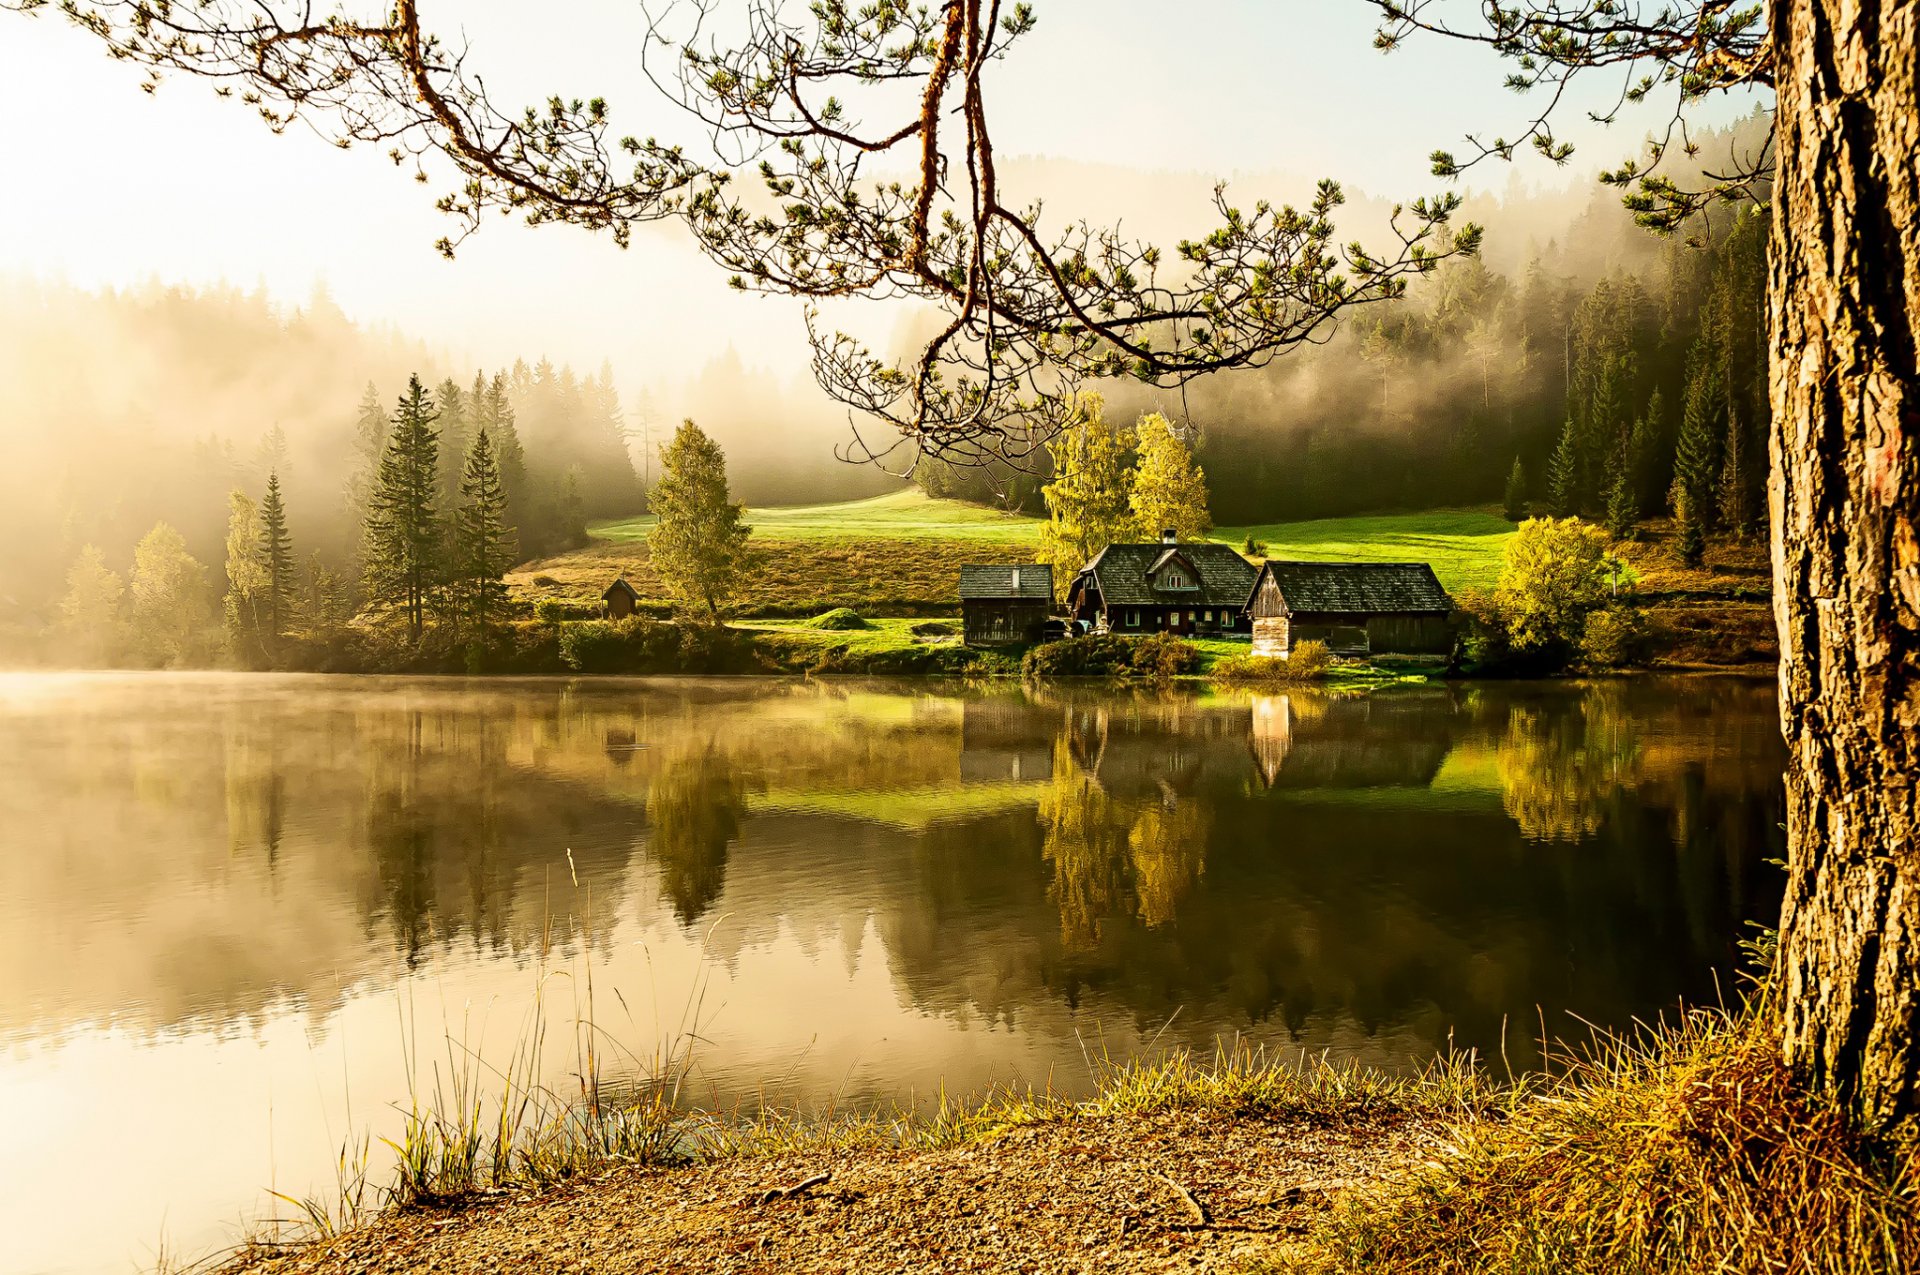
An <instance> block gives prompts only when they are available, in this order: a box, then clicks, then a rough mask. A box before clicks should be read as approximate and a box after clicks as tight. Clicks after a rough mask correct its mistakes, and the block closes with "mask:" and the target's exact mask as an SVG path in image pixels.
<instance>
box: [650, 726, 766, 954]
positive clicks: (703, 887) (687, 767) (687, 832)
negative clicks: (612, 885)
mask: <svg viewBox="0 0 1920 1275" xmlns="http://www.w3.org/2000/svg"><path fill="white" fill-rule="evenodd" d="M746 798H747V789H746V784H745V782H744V780H743V779H742V778H741V776H740V773H739V769H738V767H737V766H736V765H735V764H734V763H733V762H732V761H730V760H729V759H728V758H727V757H726V756H725V755H723V754H721V753H720V752H719V751H718V750H717V749H716V748H715V747H714V745H713V743H712V742H711V741H709V742H708V743H707V744H705V745H704V746H702V747H699V748H695V749H690V750H688V751H686V752H683V753H680V754H679V755H677V756H676V757H674V758H673V759H672V760H671V761H669V762H667V763H666V764H665V765H664V766H662V767H661V769H660V772H659V773H658V774H657V775H655V776H654V777H653V781H652V783H651V784H649V786H648V788H647V824H648V828H649V835H648V838H647V850H648V852H649V853H650V854H651V855H652V856H653V861H654V863H655V864H657V865H658V867H659V869H660V895H661V897H662V898H663V899H665V900H666V901H667V903H668V904H669V905H670V906H671V907H672V908H673V914H674V915H675V916H676V917H678V918H679V919H680V923H681V924H682V925H692V924H693V923H694V922H696V921H698V920H699V919H700V918H701V917H702V916H705V915H706V913H707V910H708V909H709V908H711V907H712V906H713V902H714V900H715V899H717V898H719V897H720V891H721V890H722V889H724V888H725V887H726V883H727V847H728V846H729V845H731V844H733V841H734V839H735V838H736V837H738V836H739V835H740V823H741V820H742V819H743V818H745V816H746V810H747V801H746Z"/></svg>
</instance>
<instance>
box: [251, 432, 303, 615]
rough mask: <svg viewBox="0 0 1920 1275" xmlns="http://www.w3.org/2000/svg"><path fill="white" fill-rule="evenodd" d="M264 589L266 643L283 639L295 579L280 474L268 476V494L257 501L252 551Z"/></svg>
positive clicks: (295, 584)
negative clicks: (257, 531)
mask: <svg viewBox="0 0 1920 1275" xmlns="http://www.w3.org/2000/svg"><path fill="white" fill-rule="evenodd" d="M254 556H255V561H256V562H257V563H258V564H259V568H260V574H261V576H262V578H263V580H262V582H263V585H264V589H263V592H262V595H261V599H260V601H261V619H262V620H263V621H264V625H263V631H264V633H265V635H266V638H267V640H268V641H269V642H273V643H278V642H279V640H280V639H281V638H283V637H285V636H286V634H287V628H288V626H289V624H290V623H291V622H292V620H293V605H294V595H295V592H296V590H297V588H298V585H297V583H296V581H295V579H294V573H295V571H296V567H295V565H294V560H293V536H292V534H291V533H289V532H288V530H287V507H286V504H285V503H284V502H283V501H282V500H281V498H280V474H279V471H277V470H276V471H274V472H272V473H270V474H268V475H267V494H266V495H265V496H264V497H262V498H261V501H260V539H259V543H258V544H257V545H256V546H255V548H254Z"/></svg>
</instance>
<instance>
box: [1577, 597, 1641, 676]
mask: <svg viewBox="0 0 1920 1275" xmlns="http://www.w3.org/2000/svg"><path fill="white" fill-rule="evenodd" d="M1653 637H1654V634H1653V622H1652V620H1651V619H1649V618H1648V616H1647V613H1646V612H1644V611H1642V610H1640V609H1639V608H1638V607H1607V608H1605V609H1604V610H1600V611H1595V612H1594V613H1593V614H1592V615H1590V616H1588V617H1587V627H1586V630H1585V631H1584V632H1583V633H1582V634H1581V635H1580V662H1581V663H1582V664H1585V665H1586V666H1587V667H1589V668H1630V667H1632V666H1634V665H1638V664H1645V663H1646V662H1647V659H1648V657H1649V656H1650V655H1651V654H1652V651H1653Z"/></svg>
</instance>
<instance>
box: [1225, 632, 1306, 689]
mask: <svg viewBox="0 0 1920 1275" xmlns="http://www.w3.org/2000/svg"><path fill="white" fill-rule="evenodd" d="M1332 663H1333V657H1332V656H1331V655H1329V654H1328V653H1327V644H1326V643H1325V642H1315V641H1312V640H1311V639H1309V640H1308V641H1305V642H1302V643H1300V644H1299V645H1297V646H1295V647H1294V648H1293V653H1292V655H1290V656H1279V655H1254V654H1251V653H1249V654H1246V655H1229V656H1227V657H1226V658H1225V659H1222V660H1220V661H1218V662H1217V663H1215V664H1214V666H1213V673H1212V676H1213V677H1214V678H1215V679H1216V680H1218V681H1222V682H1236V683H1250V682H1313V681H1318V680H1319V679H1321V678H1323V677H1325V676H1326V675H1327V669H1328V667H1329V666H1330V665H1332Z"/></svg>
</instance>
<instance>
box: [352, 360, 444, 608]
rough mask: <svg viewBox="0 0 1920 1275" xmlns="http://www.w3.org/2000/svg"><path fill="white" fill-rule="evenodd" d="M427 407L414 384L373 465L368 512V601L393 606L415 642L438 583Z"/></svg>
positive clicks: (434, 443)
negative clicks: (376, 475) (376, 471)
mask: <svg viewBox="0 0 1920 1275" xmlns="http://www.w3.org/2000/svg"><path fill="white" fill-rule="evenodd" d="M436 419H437V414H436V413H435V412H434V409H433V399H432V397H431V396H430V395H429V394H428V393H427V389H426V386H424V385H422V384H421V383H420V378H419V377H418V376H414V377H412V378H410V379H409V380H408V382H407V392H406V394H404V395H403V396H402V397H401V399H400V402H399V407H398V409H397V410H396V411H395V413H394V416H393V429H392V432H391V433H390V435H389V437H388V439H387V450H386V451H385V453H383V454H382V455H381V457H380V479H379V483H378V484H377V485H376V486H375V488H374V491H373V496H372V499H371V505H370V508H369V510H368V512H367V536H366V584H367V597H368V599H369V600H371V601H373V602H377V603H383V604H385V605H388V606H396V607H399V608H400V609H401V611H402V612H403V614H404V615H405V616H406V620H407V635H408V637H410V638H411V639H412V640H413V641H414V642H418V641H419V640H420V637H421V634H422V633H423V632H424V631H425V628H426V615H427V605H428V603H429V602H430V601H432V599H433V595H434V592H435V590H436V589H437V588H438V587H439V585H440V584H441V583H442V581H443V580H444V578H445V571H444V566H445V562H444V559H445V539H444V537H443V536H442V535H441V527H440V516H439V510H438V505H437V504H436V500H435V498H436V496H437V495H438V492H439V435H438V434H437V433H436V432H435V430H434V421H435V420H436Z"/></svg>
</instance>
